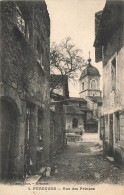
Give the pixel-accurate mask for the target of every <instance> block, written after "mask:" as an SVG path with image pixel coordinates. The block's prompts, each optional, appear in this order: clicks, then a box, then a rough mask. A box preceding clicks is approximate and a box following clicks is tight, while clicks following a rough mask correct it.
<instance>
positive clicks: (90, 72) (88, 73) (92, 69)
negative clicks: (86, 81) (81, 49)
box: [80, 58, 100, 79]
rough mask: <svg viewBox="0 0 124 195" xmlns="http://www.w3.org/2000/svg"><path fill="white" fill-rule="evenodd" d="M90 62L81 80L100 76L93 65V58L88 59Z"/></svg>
mask: <svg viewBox="0 0 124 195" xmlns="http://www.w3.org/2000/svg"><path fill="white" fill-rule="evenodd" d="M88 62H89V63H88V64H87V67H86V68H85V69H84V70H83V72H82V73H81V76H80V79H82V78H83V77H85V76H100V74H99V71H98V69H97V68H96V67H94V66H92V65H91V63H90V62H91V58H89V59H88Z"/></svg>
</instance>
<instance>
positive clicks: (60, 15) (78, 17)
mask: <svg viewBox="0 0 124 195" xmlns="http://www.w3.org/2000/svg"><path fill="white" fill-rule="evenodd" d="M46 3H47V8H48V12H49V15H50V20H51V35H50V41H51V43H52V42H54V41H56V42H58V43H59V42H60V41H61V40H63V39H64V38H65V37H67V36H70V37H71V38H72V40H73V43H74V44H75V45H76V46H77V48H79V49H81V50H82V51H83V53H82V56H83V57H84V58H85V59H86V60H87V59H88V57H89V51H90V52H91V54H90V56H91V59H92V62H91V63H92V65H94V66H96V67H97V68H98V70H99V71H100V74H101V75H102V64H101V63H98V64H96V63H95V49H94V47H93V43H94V39H95V13H96V12H97V11H100V10H102V9H103V8H104V6H105V0H46ZM100 86H101V89H102V77H101V85H100ZM69 91H70V96H75V97H78V96H79V86H78V84H76V85H73V84H72V83H70V84H69Z"/></svg>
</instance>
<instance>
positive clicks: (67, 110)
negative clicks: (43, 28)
mask: <svg viewBox="0 0 124 195" xmlns="http://www.w3.org/2000/svg"><path fill="white" fill-rule="evenodd" d="M65 113H66V114H82V115H83V114H84V112H82V111H81V110H80V108H79V107H78V106H70V105H67V106H65Z"/></svg>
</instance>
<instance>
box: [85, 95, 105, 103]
mask: <svg viewBox="0 0 124 195" xmlns="http://www.w3.org/2000/svg"><path fill="white" fill-rule="evenodd" d="M88 98H90V99H91V101H93V102H97V103H102V98H101V97H100V96H88Z"/></svg>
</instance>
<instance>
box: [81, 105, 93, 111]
mask: <svg viewBox="0 0 124 195" xmlns="http://www.w3.org/2000/svg"><path fill="white" fill-rule="evenodd" d="M80 110H81V111H88V112H93V111H92V110H90V109H89V108H88V107H87V106H85V107H82V108H81V109H80Z"/></svg>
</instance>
